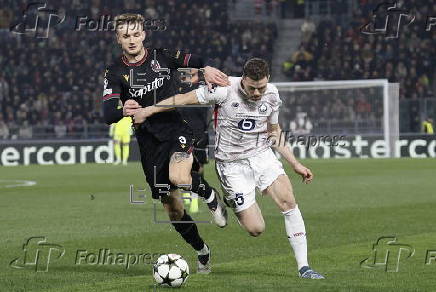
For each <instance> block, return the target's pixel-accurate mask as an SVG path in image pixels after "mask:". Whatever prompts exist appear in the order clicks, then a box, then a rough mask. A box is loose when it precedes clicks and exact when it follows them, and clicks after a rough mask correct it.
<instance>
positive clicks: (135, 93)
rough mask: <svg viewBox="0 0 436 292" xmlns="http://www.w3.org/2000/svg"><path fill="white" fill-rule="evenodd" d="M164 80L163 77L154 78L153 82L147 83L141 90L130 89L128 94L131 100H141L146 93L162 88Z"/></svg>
mask: <svg viewBox="0 0 436 292" xmlns="http://www.w3.org/2000/svg"><path fill="white" fill-rule="evenodd" d="M164 79H165V78H164V77H160V78H155V79H154V81H153V82H149V83H147V85H144V87H143V88H139V89H135V88H130V89H129V94H130V96H131V97H132V98H141V99H142V97H143V96H144V95H146V94H147V93H148V92H150V91H153V90H156V89H158V88H160V87H162V85H163V83H164Z"/></svg>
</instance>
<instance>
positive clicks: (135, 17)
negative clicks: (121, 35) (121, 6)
mask: <svg viewBox="0 0 436 292" xmlns="http://www.w3.org/2000/svg"><path fill="white" fill-rule="evenodd" d="M114 20H115V30H117V29H118V27H119V26H121V25H124V24H127V25H130V24H131V23H134V24H136V25H140V26H141V27H142V28H144V22H145V19H144V16H142V15H141V14H135V13H123V14H120V15H117V16H115V19H114Z"/></svg>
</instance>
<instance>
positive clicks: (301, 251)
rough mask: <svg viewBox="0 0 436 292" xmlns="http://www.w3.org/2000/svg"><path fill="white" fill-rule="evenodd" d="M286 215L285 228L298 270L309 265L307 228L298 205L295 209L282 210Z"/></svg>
mask: <svg viewBox="0 0 436 292" xmlns="http://www.w3.org/2000/svg"><path fill="white" fill-rule="evenodd" d="M282 213H283V215H284V216H285V228H286V234H287V235H288V239H289V243H290V244H291V246H292V249H293V250H294V255H295V260H296V261H297V266H298V270H300V269H301V268H302V267H304V266H308V265H309V264H308V262H307V239H306V228H305V227H304V221H303V217H302V216H301V212H300V209H298V205H296V206H295V208H294V209H291V210H288V211H285V212H282Z"/></svg>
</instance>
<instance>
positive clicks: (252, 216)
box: [236, 202, 265, 236]
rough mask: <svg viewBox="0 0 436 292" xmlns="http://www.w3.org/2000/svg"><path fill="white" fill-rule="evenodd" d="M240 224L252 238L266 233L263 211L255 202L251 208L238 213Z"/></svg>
mask: <svg viewBox="0 0 436 292" xmlns="http://www.w3.org/2000/svg"><path fill="white" fill-rule="evenodd" d="M236 217H238V221H239V224H240V225H241V226H242V227H244V229H245V230H246V231H247V232H248V233H250V235H252V236H259V235H260V234H261V233H263V232H264V231H265V221H264V220H263V216H262V211H261V210H260V208H259V205H258V204H257V203H256V202H255V203H254V204H252V205H251V206H250V207H249V208H247V209H245V210H242V211H241V212H238V213H236Z"/></svg>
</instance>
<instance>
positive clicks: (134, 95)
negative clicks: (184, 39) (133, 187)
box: [103, 48, 204, 141]
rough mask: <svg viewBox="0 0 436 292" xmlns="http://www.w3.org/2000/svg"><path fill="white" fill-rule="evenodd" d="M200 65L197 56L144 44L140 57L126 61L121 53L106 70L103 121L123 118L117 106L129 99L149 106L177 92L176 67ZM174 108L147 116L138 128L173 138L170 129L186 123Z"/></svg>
mask: <svg viewBox="0 0 436 292" xmlns="http://www.w3.org/2000/svg"><path fill="white" fill-rule="evenodd" d="M187 67H191V68H202V67H204V64H203V61H202V59H201V58H199V57H197V56H193V55H191V54H187V53H183V52H181V51H171V50H167V49H156V48H146V53H145V55H144V58H142V60H140V61H138V62H136V63H129V62H128V60H127V59H126V58H125V57H124V56H121V57H120V58H118V59H117V60H116V61H115V62H114V64H112V65H110V66H109V67H108V68H107V69H106V72H105V78H104V92H103V101H104V102H103V109H104V115H105V119H106V122H108V123H113V122H116V121H117V120H119V119H121V118H122V110H121V109H116V108H117V106H118V104H119V102H120V101H121V103H122V104H124V102H125V101H126V100H128V99H134V100H136V101H137V102H138V103H139V104H140V105H141V106H142V107H146V106H150V105H153V104H155V103H158V102H159V101H162V100H164V99H166V98H168V97H170V96H173V95H175V94H177V89H178V88H177V85H178V82H177V81H178V80H176V78H178V76H179V75H178V74H176V73H177V69H178V68H187ZM184 124H186V122H184V121H183V120H182V118H181V116H180V114H179V113H178V112H177V111H166V112H162V113H158V114H156V115H153V116H152V117H150V118H148V119H147V120H146V121H145V122H144V123H143V124H142V125H141V127H140V128H139V131H144V133H147V132H148V133H150V134H152V135H154V136H155V137H156V138H157V139H158V140H160V141H166V140H170V139H172V135H171V134H172V133H175V132H177V130H178V129H179V128H180V127H184V126H186V125H184Z"/></svg>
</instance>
